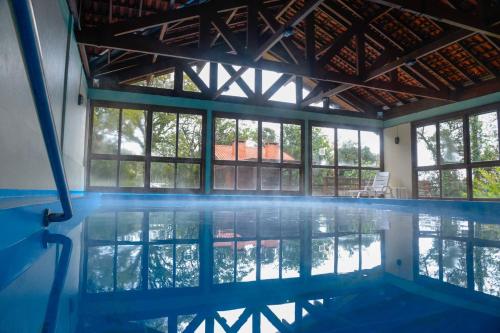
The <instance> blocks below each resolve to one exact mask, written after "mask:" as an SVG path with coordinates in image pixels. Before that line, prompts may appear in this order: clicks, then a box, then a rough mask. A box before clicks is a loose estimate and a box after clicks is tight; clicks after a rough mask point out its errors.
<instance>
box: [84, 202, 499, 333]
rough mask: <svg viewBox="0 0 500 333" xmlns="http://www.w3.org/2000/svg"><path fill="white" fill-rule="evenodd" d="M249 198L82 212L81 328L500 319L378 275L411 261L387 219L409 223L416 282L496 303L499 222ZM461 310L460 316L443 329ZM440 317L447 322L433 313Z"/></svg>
mask: <svg viewBox="0 0 500 333" xmlns="http://www.w3.org/2000/svg"><path fill="white" fill-rule="evenodd" d="M255 206H257V205H255ZM250 207H251V206H249V205H235V204H231V205H214V206H213V207H210V208H208V207H206V206H200V207H198V206H196V205H193V206H191V207H181V206H179V207H169V208H158V207H150V208H144V207H138V208H129V209H128V210H124V209H122V208H120V209H119V210H105V209H103V210H102V211H99V212H96V213H95V214H93V215H91V216H89V217H87V219H86V221H85V225H84V249H85V250H84V256H83V261H82V270H83V286H82V290H83V295H82V297H81V299H82V302H81V318H80V329H81V331H82V332H115V331H127V332H128V331H131V332H132V331H133V332H139V331H140V332H143V331H144V332H146V331H147V332H168V333H171V332H323V331H328V332H330V331H332V332H333V331H336V330H342V331H349V332H351V331H352V332H358V331H363V330H368V329H370V330H371V331H377V332H378V331H394V330H396V331H397V330H404V331H415V332H417V331H419V330H421V329H424V328H425V330H430V331H434V330H436V331H437V330H440V331H450V332H451V331H454V332H456V331H461V329H462V328H465V327H469V326H467V325H469V324H471V323H474V322H477V321H481V322H482V323H483V325H482V326H480V327H476V328H477V329H479V328H480V329H481V330H480V331H481V332H489V331H492V332H494V331H496V329H497V328H499V327H500V326H498V325H500V322H499V318H498V317H497V318H495V317H494V316H490V315H489V314H484V313H480V312H473V311H466V312H464V311H465V310H463V309H461V308H455V307H454V306H453V305H450V304H446V302H444V303H439V302H435V301H433V300H431V299H428V298H425V297H423V296H421V295H415V294H412V293H409V292H408V291H405V290H402V289H399V288H396V287H394V286H392V285H389V284H388V283H386V281H385V280H384V272H385V271H391V270H390V269H386V268H388V267H386V265H392V266H394V264H393V263H392V261H393V260H392V259H393V258H395V257H398V256H400V257H403V254H401V255H400V254H399V253H398V251H403V250H402V249H398V248H397V247H396V248H395V247H394V246H393V245H392V244H391V242H395V240H394V238H395V237H396V238H401V237H402V236H404V235H400V234H398V233H397V232H396V233H395V232H394V230H393V231H391V226H394V224H395V223H396V224H399V223H405V221H407V222H408V223H407V224H408V226H409V228H407V229H405V230H407V231H408V233H410V235H407V236H408V238H409V240H410V242H409V243H410V244H406V245H407V247H408V248H410V249H412V250H413V251H414V252H413V253H414V254H413V256H412V257H413V262H412V263H411V264H408V265H406V266H404V265H403V267H405V269H410V270H411V269H413V273H411V274H412V275H413V278H414V280H415V281H416V282H422V283H424V284H428V285H429V286H431V287H435V286H441V285H449V286H452V287H455V286H456V287H457V288H458V287H459V288H460V289H464V290H470V292H471V293H472V294H474V295H475V294H478V295H479V296H481V297H483V296H484V297H487V299H486V301H487V302H490V303H488V304H493V303H494V304H496V305H498V302H497V303H495V302H496V301H497V297H500V225H498V224H481V223H478V222H476V221H474V220H472V219H470V220H468V219H466V218H458V217H452V216H448V215H446V216H444V215H436V214H427V213H426V214H424V213H420V212H416V213H415V212H406V211H404V210H402V211H397V210H388V209H386V208H385V209H381V208H379V209H374V208H371V207H366V206H358V207H351V206H348V205H324V204H323V205H317V204H316V205H306V204H304V205H300V204H297V203H290V202H288V203H286V202H284V203H280V204H276V203H273V204H259V205H258V206H257V207H258V208H250ZM391 232H392V235H391ZM394 233H395V234H394ZM412 244H413V245H412ZM386 252H387V253H386ZM387 258H390V260H391V262H386V261H387ZM398 258H399V257H398ZM398 265H400V263H399V264H398ZM391 273H394V270H393V271H392V272H391ZM491 302H493V303H491ZM499 309H500V308H499ZM461 312H464V313H465V314H466V315H464V316H463V317H464V318H463V320H461V321H460V320H459V321H456V320H455V324H449V325H448V326H446V328H443V327H441V326H439V325H440V323H441V321H443V320H444V322H446V320H445V319H446V318H448V319H449V320H450V322H453V317H455V316H457V315H458V314H459V313H461ZM436 313H439V314H440V315H441V318H442V319H443V318H444V319H443V320H441V321H435V320H434V321H433V320H431V319H432V316H435V315H436ZM389 314H390V315H389ZM393 316H396V317H397V319H394V318H393ZM427 318H430V319H429V320H427ZM415 320H418V322H415ZM460 325H462V326H460ZM410 328H411V329H410ZM467 331H477V330H475V329H469V328H468V329H467Z"/></svg>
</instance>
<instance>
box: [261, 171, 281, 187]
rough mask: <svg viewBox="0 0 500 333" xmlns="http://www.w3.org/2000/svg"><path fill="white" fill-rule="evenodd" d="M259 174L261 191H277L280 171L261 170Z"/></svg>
mask: <svg viewBox="0 0 500 333" xmlns="http://www.w3.org/2000/svg"><path fill="white" fill-rule="evenodd" d="M260 172H261V189H262V190H268V191H279V189H280V169H279V168H262V169H261V170H260Z"/></svg>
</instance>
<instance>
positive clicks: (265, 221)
mask: <svg viewBox="0 0 500 333" xmlns="http://www.w3.org/2000/svg"><path fill="white" fill-rule="evenodd" d="M212 219H213V222H212V223H213V232H212V234H213V237H214V243H213V251H214V263H213V264H214V268H213V269H214V276H213V281H214V283H216V284H220V283H231V282H245V281H255V280H266V279H279V278H293V277H298V276H299V275H300V274H299V271H300V231H299V225H300V223H301V221H302V220H303V218H302V217H301V215H300V210H299V209H297V208H293V207H286V208H274V207H263V208H260V209H253V210H252V209H244V210H234V211H231V210H217V211H214V212H213V214H212ZM257 226H258V227H257ZM257 232H258V236H257ZM257 258H258V260H259V262H260V267H259V269H257ZM257 271H259V272H260V275H259V276H257Z"/></svg>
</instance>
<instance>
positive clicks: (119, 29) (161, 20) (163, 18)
mask: <svg viewBox="0 0 500 333" xmlns="http://www.w3.org/2000/svg"><path fill="white" fill-rule="evenodd" d="M246 5H247V0H231V1H217V2H215V3H214V4H213V5H212V3H211V2H207V3H203V4H200V5H196V6H188V7H182V8H178V9H175V10H168V11H166V12H162V13H158V14H152V15H146V16H142V17H138V18H135V19H129V20H127V21H123V22H117V23H114V24H104V25H101V26H99V27H98V28H96V29H98V30H102V31H107V32H108V33H110V34H112V35H114V36H119V35H124V34H129V33H132V32H136V31H140V30H144V29H149V28H155V27H160V26H162V25H163V24H165V23H172V22H178V21H184V20H187V19H192V18H196V17H198V16H200V15H202V14H203V13H206V12H207V11H208V12H210V11H212V10H214V11H215V12H226V11H232V10H235V9H239V8H244V7H245V6H246Z"/></svg>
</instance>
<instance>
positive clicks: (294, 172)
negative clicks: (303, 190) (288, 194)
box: [281, 168, 300, 191]
mask: <svg viewBox="0 0 500 333" xmlns="http://www.w3.org/2000/svg"><path fill="white" fill-rule="evenodd" d="M281 190H282V191H299V190H300V169H295V168H293V169H292V168H283V169H281Z"/></svg>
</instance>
